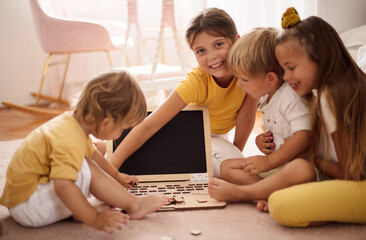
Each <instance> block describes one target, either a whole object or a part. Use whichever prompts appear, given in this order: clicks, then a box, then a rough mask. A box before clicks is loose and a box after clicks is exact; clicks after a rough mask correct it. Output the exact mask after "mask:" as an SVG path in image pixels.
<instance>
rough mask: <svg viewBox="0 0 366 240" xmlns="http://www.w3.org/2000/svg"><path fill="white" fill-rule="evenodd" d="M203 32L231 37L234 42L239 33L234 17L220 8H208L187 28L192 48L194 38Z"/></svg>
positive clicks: (187, 35)
mask: <svg viewBox="0 0 366 240" xmlns="http://www.w3.org/2000/svg"><path fill="white" fill-rule="evenodd" d="M201 32H207V33H208V34H211V35H213V36H220V37H225V38H229V39H230V40H231V42H232V43H234V42H235V41H236V36H237V35H238V31H237V30H236V26H235V23H234V21H233V19H232V18H231V17H230V15H229V14H227V13H226V12H225V11H224V10H221V9H218V8H208V9H206V10H204V11H202V12H200V13H199V14H198V15H197V16H196V17H195V18H193V19H192V20H191V22H190V23H189V25H188V27H187V30H186V40H187V43H188V45H189V46H190V48H191V49H192V45H193V42H194V40H195V39H196V37H197V35H198V34H199V33H201Z"/></svg>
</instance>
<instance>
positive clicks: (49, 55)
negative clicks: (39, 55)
mask: <svg viewBox="0 0 366 240" xmlns="http://www.w3.org/2000/svg"><path fill="white" fill-rule="evenodd" d="M51 56H52V53H49V54H48V56H47V58H46V63H45V65H44V68H43V74H42V79H41V83H40V85H39V89H38V93H37V96H36V97H37V98H36V103H35V104H34V105H35V106H36V107H38V104H39V99H40V97H41V92H42V88H43V83H44V79H45V78H46V74H47V69H48V65H49V62H50V58H51Z"/></svg>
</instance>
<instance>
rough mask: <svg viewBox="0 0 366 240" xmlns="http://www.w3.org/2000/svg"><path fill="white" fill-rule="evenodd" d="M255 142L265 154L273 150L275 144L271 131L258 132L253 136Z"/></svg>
mask: <svg viewBox="0 0 366 240" xmlns="http://www.w3.org/2000/svg"><path fill="white" fill-rule="evenodd" d="M255 143H256V145H257V147H258V149H259V150H260V151H261V152H262V153H264V154H266V155H269V154H271V153H273V152H274V148H275V144H274V142H273V134H272V132H271V131H267V132H264V133H261V134H259V135H258V136H257V137H256V138H255Z"/></svg>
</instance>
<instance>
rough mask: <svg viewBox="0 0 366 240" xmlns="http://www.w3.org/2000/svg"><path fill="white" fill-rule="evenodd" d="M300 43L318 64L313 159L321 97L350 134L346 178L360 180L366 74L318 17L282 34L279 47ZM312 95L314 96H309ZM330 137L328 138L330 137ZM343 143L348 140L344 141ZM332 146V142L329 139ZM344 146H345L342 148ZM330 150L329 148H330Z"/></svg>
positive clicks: (365, 167)
mask: <svg viewBox="0 0 366 240" xmlns="http://www.w3.org/2000/svg"><path fill="white" fill-rule="evenodd" d="M290 40H296V41H298V43H299V45H300V48H301V49H302V50H303V51H304V52H305V53H306V54H307V55H308V56H309V58H310V60H311V61H313V62H314V63H316V64H317V66H318V73H317V76H316V78H317V79H316V80H315V83H316V86H315V89H317V99H316V102H315V104H313V106H314V109H312V111H313V114H312V116H313V119H312V130H313V141H312V151H311V152H312V154H314V156H313V157H312V160H313V161H314V160H315V158H316V154H317V153H318V149H319V142H320V134H321V129H322V127H321V126H322V125H323V124H324V120H323V117H322V116H321V114H319V113H320V112H321V109H320V108H321V106H320V98H321V96H322V95H323V94H324V93H325V92H326V94H325V97H326V98H327V101H328V102H329V105H330V110H331V112H332V113H333V114H334V116H335V118H336V125H337V126H336V128H337V129H338V130H341V131H342V133H345V134H346V135H348V139H349V147H350V149H347V151H348V156H346V168H345V173H344V174H345V177H346V179H351V180H361V179H364V178H365V174H366V134H365V133H366V111H365V108H366V75H365V73H363V72H362V70H361V69H360V68H359V67H358V65H357V64H356V63H355V61H354V60H353V59H352V57H351V55H350V54H349V52H348V51H347V49H346V47H345V46H344V44H343V42H342V40H341V38H340V37H339V35H338V33H337V32H336V30H335V29H334V28H333V27H332V26H331V25H330V24H328V23H327V22H325V21H324V20H322V19H321V18H319V17H314V16H312V17H309V18H307V19H305V20H302V21H300V22H297V23H296V24H295V25H294V26H292V27H290V28H287V29H284V30H283V31H282V33H280V35H279V37H278V39H277V44H283V43H286V42H288V41H290ZM310 94H311V93H310ZM327 136H328V135H327ZM341 141H345V138H342V139H341ZM327 142H328V146H329V139H327ZM340 147H342V146H340ZM328 148H329V147H328Z"/></svg>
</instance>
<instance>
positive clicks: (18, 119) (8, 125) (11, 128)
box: [0, 108, 262, 141]
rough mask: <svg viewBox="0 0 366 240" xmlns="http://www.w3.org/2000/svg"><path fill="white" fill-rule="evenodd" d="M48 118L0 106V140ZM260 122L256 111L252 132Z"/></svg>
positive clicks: (27, 130)
mask: <svg viewBox="0 0 366 240" xmlns="http://www.w3.org/2000/svg"><path fill="white" fill-rule="evenodd" d="M48 120H50V118H47V117H39V116H34V115H31V114H27V113H22V112H19V111H16V110H12V109H7V108H0V141H7V140H14V139H20V138H25V137H26V136H27V135H28V134H29V133H30V132H31V131H33V130H34V129H35V128H37V127H38V126H40V125H42V124H43V123H45V122H47V121H48ZM261 122H262V114H261V113H260V112H257V119H256V123H255V126H254V129H253V131H254V132H256V133H260V132H262V130H261V126H262V124H261Z"/></svg>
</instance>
